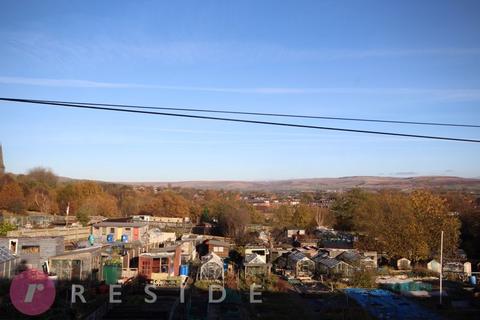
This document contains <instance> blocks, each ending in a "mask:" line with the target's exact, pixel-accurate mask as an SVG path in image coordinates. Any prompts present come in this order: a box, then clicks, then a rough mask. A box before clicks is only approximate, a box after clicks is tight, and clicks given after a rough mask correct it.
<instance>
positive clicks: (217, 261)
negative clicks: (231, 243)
mask: <svg viewBox="0 0 480 320" xmlns="http://www.w3.org/2000/svg"><path fill="white" fill-rule="evenodd" d="M197 277H198V280H221V281H222V282H223V278H224V268H223V260H222V258H220V257H219V256H217V255H216V254H215V253H213V252H212V253H209V254H207V255H206V256H204V257H202V265H201V266H200V271H199V273H198V275H197Z"/></svg>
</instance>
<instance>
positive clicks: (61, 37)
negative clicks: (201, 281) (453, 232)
mask: <svg viewBox="0 0 480 320" xmlns="http://www.w3.org/2000/svg"><path fill="white" fill-rule="evenodd" d="M479 30H480V3H479V2H478V1H422V2H419V1H396V2H393V1H281V2H280V1H235V2H234V1H164V2H159V1H135V2H134V1H101V2H100V1H2V2H1V4H0V96H3V97H26V98H36V99H57V100H71V101H91V102H111V103H126V104H128V103H131V104H145V105H155V106H166V107H192V108H212V109H215V108H217V109H219V108H222V109H229V110H245V111H257V112H281V113H301V114H312V115H326V116H341V117H364V118H385V119H401V120H416V121H438V122H458V123H476V124H479V123H480V109H479V108H480V104H479V103H480V76H479V75H480V32H478V31H479ZM262 119H263V118H262ZM275 120H277V121H280V120H281V121H295V122H299V123H300V122H301V123H306V124H316V125H325V126H338V127H349V128H358V129H367V130H368V129H373V130H386V131H392V132H408V133H421V134H431V135H443V136H454V137H464V138H476V139H478V138H480V130H479V129H466V128H465V129H455V128H442V127H436V128H432V127H418V126H407V125H401V126H400V125H395V126H394V125H378V124H371V123H370V124H365V123H347V122H339V121H320V120H316V121H313V120H308V121H306V120H301V121H300V120H298V119H296V120H295V119H294V120H292V119H275ZM0 141H1V143H2V144H3V149H4V158H5V162H6V166H7V170H8V171H11V172H15V173H22V172H25V171H27V170H28V169H29V168H32V167H35V166H45V167H50V168H52V169H53V170H54V171H55V172H56V173H58V174H60V175H62V176H70V177H75V178H89V179H101V180H110V181H176V180H215V179H242V180H270V179H288V178H313V177H338V176H351V175H383V176H399V177H404V176H415V175H456V176H464V177H478V176H480V167H479V166H478V161H479V160H478V159H479V156H480V145H478V144H472V143H454V142H442V141H427V140H415V139H409V138H398V137H384V136H371V135H365V134H350V133H340V132H323V131H312V130H308V129H295V128H275V127H264V126H255V125H250V124H231V123H218V122H213V121H204V120H191V119H175V118H164V117H156V116H147V115H131V114H115V113H104V112H96V111H87V110H82V111H79V110H66V109H56V108H47V107H41V106H35V105H30V106H26V105H19V104H13V103H0Z"/></svg>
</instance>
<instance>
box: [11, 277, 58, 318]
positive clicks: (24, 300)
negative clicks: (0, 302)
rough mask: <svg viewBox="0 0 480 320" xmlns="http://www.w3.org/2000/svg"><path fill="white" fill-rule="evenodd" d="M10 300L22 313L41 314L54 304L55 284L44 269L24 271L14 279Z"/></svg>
mask: <svg viewBox="0 0 480 320" xmlns="http://www.w3.org/2000/svg"><path fill="white" fill-rule="evenodd" d="M10 300H11V301H12V303H13V305H14V306H15V308H16V309H17V310H18V311H20V312H21V313H23V314H26V315H29V316H35V315H39V314H41V313H44V312H45V311H47V310H48V309H49V308H50V307H51V306H52V304H53V302H54V300H55V284H54V283H53V281H52V280H50V279H49V278H48V276H47V275H46V274H45V273H43V272H42V271H39V270H36V269H30V270H27V271H24V272H22V273H20V274H18V275H16V276H15V278H13V280H12V284H11V285H10Z"/></svg>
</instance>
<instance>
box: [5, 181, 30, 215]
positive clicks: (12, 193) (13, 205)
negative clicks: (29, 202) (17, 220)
mask: <svg viewBox="0 0 480 320" xmlns="http://www.w3.org/2000/svg"><path fill="white" fill-rule="evenodd" d="M0 209H6V210H9V211H12V212H15V213H20V212H22V211H23V210H24V209H25V196H24V194H23V190H22V188H21V187H20V185H19V184H18V183H17V182H16V181H15V180H9V181H7V182H6V183H4V184H3V185H2V186H1V188H0Z"/></svg>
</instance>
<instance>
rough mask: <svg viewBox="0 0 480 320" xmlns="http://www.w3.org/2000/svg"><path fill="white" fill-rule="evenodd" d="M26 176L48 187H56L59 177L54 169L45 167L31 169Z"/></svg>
mask: <svg viewBox="0 0 480 320" xmlns="http://www.w3.org/2000/svg"><path fill="white" fill-rule="evenodd" d="M26 178H28V179H31V180H33V181H35V182H36V183H37V184H40V185H43V186H45V187H48V188H55V186H56V185H57V182H58V177H57V176H56V175H55V173H53V171H52V170H50V169H47V168H43V167H36V168H33V169H30V170H29V171H28V173H27V175H26Z"/></svg>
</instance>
